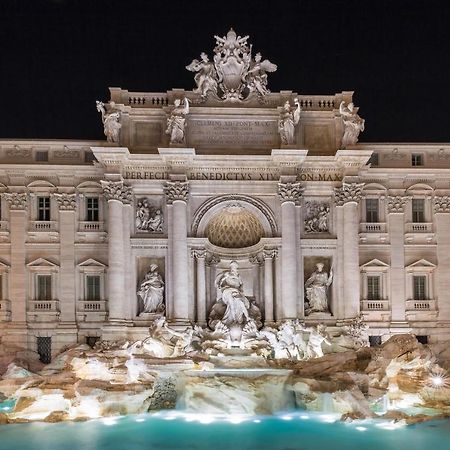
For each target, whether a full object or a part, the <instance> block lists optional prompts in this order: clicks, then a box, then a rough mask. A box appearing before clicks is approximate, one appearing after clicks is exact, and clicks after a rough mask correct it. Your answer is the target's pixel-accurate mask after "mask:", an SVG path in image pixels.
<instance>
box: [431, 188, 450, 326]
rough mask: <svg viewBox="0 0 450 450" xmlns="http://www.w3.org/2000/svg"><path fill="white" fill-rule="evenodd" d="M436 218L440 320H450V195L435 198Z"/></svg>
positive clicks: (437, 285)
mask: <svg viewBox="0 0 450 450" xmlns="http://www.w3.org/2000/svg"><path fill="white" fill-rule="evenodd" d="M433 203H434V205H433V206H434V217H435V219H436V243H437V268H436V287H437V289H436V291H437V296H436V297H437V307H438V311H439V320H444V321H447V322H448V321H450V276H449V273H450V197H448V196H443V197H435V198H434V202H433Z"/></svg>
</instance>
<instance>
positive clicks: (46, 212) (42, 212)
mask: <svg viewBox="0 0 450 450" xmlns="http://www.w3.org/2000/svg"><path fill="white" fill-rule="evenodd" d="M37 200H38V218H37V220H42V221H49V220H50V197H38V199H37Z"/></svg>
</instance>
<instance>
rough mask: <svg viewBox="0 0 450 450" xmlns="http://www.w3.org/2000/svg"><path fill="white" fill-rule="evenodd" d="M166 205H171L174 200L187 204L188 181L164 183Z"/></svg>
mask: <svg viewBox="0 0 450 450" xmlns="http://www.w3.org/2000/svg"><path fill="white" fill-rule="evenodd" d="M164 193H165V194H166V200H167V204H169V205H171V204H172V203H173V202H174V201H176V200H181V201H183V202H187V199H188V194H189V181H166V183H165V185H164Z"/></svg>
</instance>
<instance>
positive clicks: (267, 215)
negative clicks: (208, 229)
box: [192, 194, 277, 236]
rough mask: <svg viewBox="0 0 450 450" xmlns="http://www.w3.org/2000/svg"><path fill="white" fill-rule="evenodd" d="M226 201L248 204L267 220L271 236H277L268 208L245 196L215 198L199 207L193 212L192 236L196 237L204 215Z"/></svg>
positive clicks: (275, 226)
mask: <svg viewBox="0 0 450 450" xmlns="http://www.w3.org/2000/svg"><path fill="white" fill-rule="evenodd" d="M228 201H238V202H244V203H249V204H250V205H252V206H254V207H255V208H257V209H258V210H259V211H260V212H261V214H262V215H263V216H264V217H265V218H266V219H267V221H268V222H269V225H270V230H271V232H272V236H276V234H277V224H276V222H275V220H274V218H273V216H272V215H271V211H270V210H269V208H268V207H267V206H266V205H265V204H264V203H262V202H260V201H258V200H255V199H254V198H251V197H246V196H245V195H233V194H232V195H221V196H220V197H216V198H215V199H212V200H209V201H207V202H205V203H203V205H201V206H200V208H199V209H198V210H197V211H196V212H195V215H194V217H195V219H194V222H193V224H192V233H193V235H194V236H196V235H197V230H198V226H199V225H200V222H201V221H202V219H203V217H204V216H205V214H206V213H207V212H208V211H209V210H210V209H211V208H214V206H216V205H218V204H220V203H224V202H228Z"/></svg>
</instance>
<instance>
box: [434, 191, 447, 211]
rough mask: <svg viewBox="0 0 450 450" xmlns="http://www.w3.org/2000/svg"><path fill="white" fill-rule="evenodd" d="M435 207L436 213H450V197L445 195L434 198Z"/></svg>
mask: <svg viewBox="0 0 450 450" xmlns="http://www.w3.org/2000/svg"><path fill="white" fill-rule="evenodd" d="M433 207H434V212H435V213H449V212H450V197H449V196H447V195H444V196H442V197H434V199H433Z"/></svg>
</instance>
